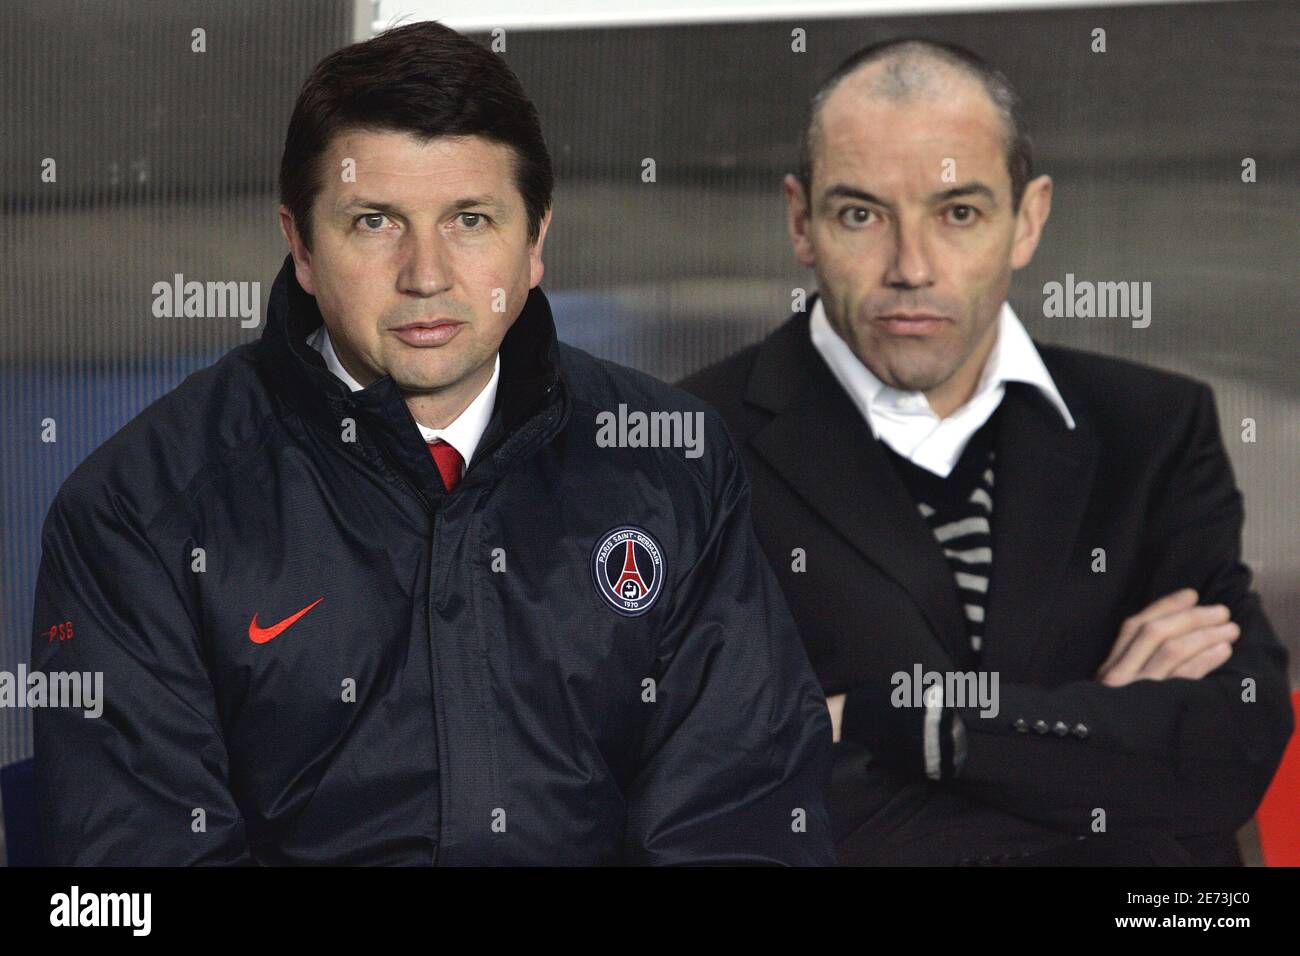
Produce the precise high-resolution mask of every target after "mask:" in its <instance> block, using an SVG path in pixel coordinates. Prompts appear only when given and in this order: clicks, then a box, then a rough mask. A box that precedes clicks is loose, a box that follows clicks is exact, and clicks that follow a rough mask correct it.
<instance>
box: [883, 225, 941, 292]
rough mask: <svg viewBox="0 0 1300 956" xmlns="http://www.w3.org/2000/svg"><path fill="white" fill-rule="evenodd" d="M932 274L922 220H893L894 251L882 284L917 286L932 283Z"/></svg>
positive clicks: (895, 286) (910, 287)
mask: <svg viewBox="0 0 1300 956" xmlns="http://www.w3.org/2000/svg"><path fill="white" fill-rule="evenodd" d="M933 282H934V274H933V270H932V268H931V265H930V251H929V248H928V243H927V240H926V236H925V231H924V229H923V228H922V224H921V223H919V222H910V221H909V222H905V221H904V220H903V219H902V217H899V218H898V219H896V220H895V221H894V254H893V256H891V257H890V260H889V267H888V269H887V270H886V272H885V284H886V285H888V286H890V287H891V288H896V289H919V288H923V287H925V286H928V285H931V284H932V283H933Z"/></svg>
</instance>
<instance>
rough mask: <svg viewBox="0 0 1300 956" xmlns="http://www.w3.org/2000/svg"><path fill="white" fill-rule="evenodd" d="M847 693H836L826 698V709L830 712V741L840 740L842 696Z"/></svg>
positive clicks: (842, 713)
mask: <svg viewBox="0 0 1300 956" xmlns="http://www.w3.org/2000/svg"><path fill="white" fill-rule="evenodd" d="M846 696H848V695H847V694H836V695H835V696H834V697H827V698H826V709H827V710H829V711H830V712H831V742H832V743H839V742H840V723H841V721H843V719H844V698H845V697H846Z"/></svg>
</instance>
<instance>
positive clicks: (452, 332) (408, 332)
mask: <svg viewBox="0 0 1300 956" xmlns="http://www.w3.org/2000/svg"><path fill="white" fill-rule="evenodd" d="M467 324H468V323H466V322H459V321H457V320H456V319H424V320H421V321H419V322H408V323H407V324H406V325H399V326H397V327H396V328H393V329H389V330H388V331H390V332H392V333H393V334H394V335H396V336H397V337H398V338H399V339H401V340H402V341H403V342H405V343H406V344H407V345H410V346H413V347H415V348H436V347H437V346H439V345H445V344H447V343H448V342H450V341H451V340H452V339H453V338H455V337H456V335H457V333H459V332H460V330H461V329H462V328H464V327H465V326H466V325H467Z"/></svg>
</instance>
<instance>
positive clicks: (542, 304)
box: [257, 256, 568, 500]
mask: <svg viewBox="0 0 1300 956" xmlns="http://www.w3.org/2000/svg"><path fill="white" fill-rule="evenodd" d="M323 323H324V319H323V317H322V316H321V313H320V308H319V306H318V305H317V303H316V299H315V297H314V296H312V295H309V294H308V293H307V292H306V291H305V290H304V289H303V288H302V286H301V285H299V284H298V280H297V277H296V276H295V274H294V266H293V257H292V256H286V257H285V261H284V264H283V266H282V267H281V268H280V273H279V275H278V276H276V279H275V283H274V284H273V285H272V287H271V294H270V299H269V302H268V305H267V312H266V327H265V329H264V330H263V332H262V337H261V340H260V341H259V342H258V345H257V356H258V360H259V362H260V363H261V365H262V367H263V368H264V369H265V371H266V374H267V380H268V381H269V382H270V383H271V385H272V387H273V388H274V389H275V390H276V391H277V392H278V393H279V394H280V395H282V396H283V397H284V399H285V401H286V402H287V403H288V404H289V405H290V406H291V407H292V408H293V409H294V411H295V412H297V413H298V414H299V415H301V416H302V418H303V419H304V420H305V421H307V422H309V423H310V424H312V425H314V426H315V427H316V428H317V429H319V430H322V431H324V432H325V433H326V434H327V435H329V436H332V437H333V438H334V440H336V441H338V440H339V439H340V436H341V435H342V433H343V429H344V424H345V419H352V420H353V421H354V422H355V423H356V435H355V438H356V440H355V442H344V443H343V444H347V445H351V446H353V447H355V449H356V450H357V451H358V452H359V453H360V454H362V456H363V457H365V458H367V459H368V460H370V461H371V462H372V464H374V465H376V466H378V467H380V468H381V470H383V471H384V472H385V474H386V475H388V476H389V477H390V478H392V477H395V476H400V477H401V478H402V479H404V480H405V481H406V482H408V483H410V484H413V485H414V486H415V488H416V489H417V490H419V491H420V492H421V493H423V494H424V495H425V497H426V499H427V500H433V499H434V498H437V497H440V496H442V495H443V494H445V491H444V490H443V486H442V480H441V478H440V477H439V476H438V472H437V468H436V466H434V464H433V460H432V458H431V456H430V455H429V452H428V448H427V446H426V445H425V443H424V441H423V439H422V437H421V435H420V431H419V428H418V426H417V425H416V422H415V418H414V416H412V415H411V411H410V409H409V408H407V405H406V400H405V399H404V397H403V396H402V392H401V389H399V388H398V387H397V384H396V383H395V382H394V381H393V380H392V378H391V377H390V376H387V375H385V376H384V377H382V378H380V379H378V380H377V381H375V382H373V383H371V384H370V385H369V386H367V387H366V388H363V389H361V390H360V391H357V392H353V391H351V390H350V389H349V388H348V386H347V385H345V384H344V383H343V382H342V381H340V380H339V379H338V378H337V377H336V376H335V375H333V374H332V373H331V372H330V371H329V369H328V368H327V367H326V365H325V362H324V359H323V358H322V357H321V354H320V353H319V352H318V351H317V350H316V349H314V348H312V347H311V346H310V345H309V344H307V337H308V336H309V335H310V334H311V333H312V332H314V331H315V330H316V329H317V328H319V327H320V326H321V325H322V324H323ZM500 356H501V372H500V380H499V383H498V386H497V395H496V405H495V407H494V409H493V412H492V419H491V421H490V422H489V424H488V427H487V430H486V431H485V432H484V434H483V437H482V439H481V440H480V443H479V451H478V452H476V454H475V456H474V460H473V462H471V465H470V468H469V470H468V471H467V472H466V475H465V478H464V479H463V482H462V484H464V485H468V484H470V483H471V476H483V477H487V476H488V475H490V474H491V473H494V472H496V471H499V470H500V469H502V468H503V467H505V466H506V465H507V464H508V462H509V461H510V460H511V459H513V458H515V457H518V456H519V455H521V454H523V453H525V452H526V451H528V450H530V449H531V448H533V447H536V445H538V444H540V443H541V442H543V441H545V440H547V439H548V438H549V437H550V436H551V435H553V434H554V432H555V431H557V430H558V428H559V426H560V425H561V424H562V423H563V419H564V417H565V416H566V414H567V406H568V403H567V401H566V400H565V398H564V388H563V387H562V384H563V383H562V382H561V379H560V370H559V341H558V339H557V337H556V332H555V320H554V318H553V317H552V315H551V307H550V303H549V302H548V301H547V299H546V296H545V294H544V293H543V292H542V290H541V288H540V287H536V288H533V289H531V290H529V293H528V299H527V300H526V301H525V303H524V307H523V309H522V311H521V312H520V314H519V317H518V318H517V319H516V320H515V323H514V325H512V326H511V328H510V330H509V331H508V332H507V333H506V336H505V338H504V339H503V340H502V342H501V348H500Z"/></svg>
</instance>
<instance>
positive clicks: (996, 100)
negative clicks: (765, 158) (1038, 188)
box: [798, 37, 1033, 210]
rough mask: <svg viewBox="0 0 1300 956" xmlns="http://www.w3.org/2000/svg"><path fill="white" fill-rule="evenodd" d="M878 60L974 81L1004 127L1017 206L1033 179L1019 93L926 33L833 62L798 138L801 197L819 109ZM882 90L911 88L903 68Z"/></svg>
mask: <svg viewBox="0 0 1300 956" xmlns="http://www.w3.org/2000/svg"><path fill="white" fill-rule="evenodd" d="M879 60H893V61H895V62H897V63H900V64H908V65H910V64H917V63H925V62H931V63H932V62H935V61H938V62H940V63H944V64H947V65H949V66H953V67H956V68H957V69H959V70H960V71H961V72H963V73H965V74H966V75H967V76H969V77H971V78H972V79H975V80H978V81H979V82H980V84H981V85H982V86H983V87H984V90H985V92H986V93H988V95H989V99H991V100H992V101H993V105H994V107H996V108H997V111H998V113H999V114H1000V115H1001V117H1002V121H1003V125H1004V127H1005V133H1004V151H1005V153H1006V160H1007V172H1008V173H1009V174H1010V175H1011V208H1012V210H1019V208H1020V200H1021V198H1022V197H1023V196H1024V194H1025V185H1026V184H1027V183H1028V182H1029V180H1030V179H1031V178H1032V177H1033V144H1032V143H1031V142H1030V139H1029V136H1028V134H1027V133H1026V132H1025V130H1024V123H1023V121H1022V119H1023V118H1022V116H1021V108H1020V96H1019V95H1018V94H1017V93H1016V91H1015V89H1014V88H1013V87H1012V86H1011V83H1010V81H1009V80H1007V78H1006V77H1005V76H1004V75H1003V74H1002V73H1000V72H999V71H997V70H995V69H993V67H991V66H989V65H988V63H986V62H985V61H984V60H983V59H982V58H981V57H980V56H979V55H978V54H976V53H972V52H971V51H970V50H968V49H966V48H965V47H962V46H958V45H957V44H955V43H944V42H941V41H939V40H929V39H926V38H924V37H897V38H895V39H892V40H884V41H881V42H880V43H873V44H871V45H870V46H865V47H863V48H862V49H860V50H858V51H857V52H856V53H854V54H852V55H851V56H850V57H849V58H848V59H846V60H845V61H844V62H843V63H841V64H840V65H839V66H837V67H836V68H835V70H834V72H832V73H831V75H830V76H828V77H827V78H826V79H825V80H824V81H823V82H822V84H821V86H820V87H818V88H817V92H816V93H814V94H813V97H812V100H811V101H810V103H809V108H808V122H807V123H806V124H805V126H804V130H803V134H802V135H801V137H800V140H799V173H798V176H799V182H800V183H801V184H802V185H803V189H804V195H805V196H806V197H808V201H809V202H811V201H812V178H813V156H812V140H813V138H814V137H815V135H816V133H817V128H818V127H817V124H818V121H819V118H820V114H821V108H822V106H823V105H824V104H825V102H826V100H827V98H828V97H829V96H830V94H831V92H832V91H833V90H834V89H835V87H837V86H839V84H840V81H841V80H843V79H844V78H845V77H846V76H848V75H849V74H850V73H852V72H854V71H855V70H857V69H858V68H859V67H862V66H866V65H867V64H869V63H874V62H877V61H879ZM889 80H890V82H889V83H888V84H887V86H886V90H887V91H888V92H891V93H893V94H895V95H897V96H900V97H901V96H905V95H907V94H908V93H910V92H912V90H911V89H910V87H909V81H908V79H907V77H906V75H905V74H904V73H903V72H902V71H901V70H895V71H894V75H893V76H891V77H890V78H889Z"/></svg>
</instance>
